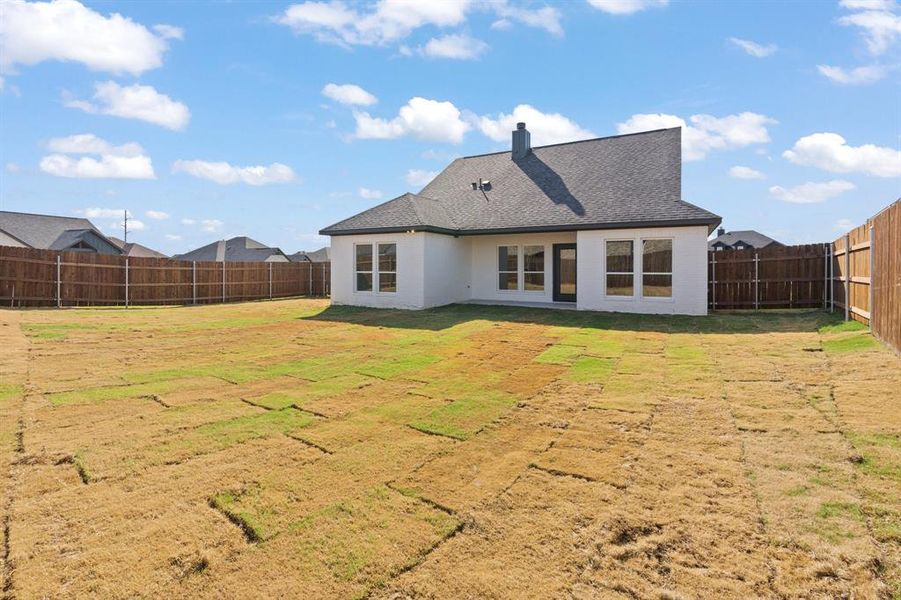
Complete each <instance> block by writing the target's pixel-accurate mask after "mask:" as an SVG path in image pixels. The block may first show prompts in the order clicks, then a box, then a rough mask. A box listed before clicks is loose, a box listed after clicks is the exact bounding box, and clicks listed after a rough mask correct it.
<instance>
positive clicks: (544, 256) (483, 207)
mask: <svg viewBox="0 0 901 600" xmlns="http://www.w3.org/2000/svg"><path fill="white" fill-rule="evenodd" d="M681 168H682V161H681V130H680V129H679V128H674V129H663V130H658V131H651V132H646V133H639V134H630V135H623V136H614V137H608V138H600V139H594V140H586V141H581V142H571V143H567V144H556V145H552V146H543V147H536V148H531V147H530V144H529V133H528V131H527V130H526V129H525V126H524V124H520V125H518V126H517V130H516V131H514V132H513V149H512V151H510V152H500V153H493V154H485V155H480V156H472V157H466V158H460V159H457V160H455V161H454V162H453V163H451V164H450V165H449V166H448V167H447V168H446V169H445V170H444V171H442V172H441V173H440V174H439V175H438V176H437V177H436V178H435V179H434V180H433V181H432V182H431V183H429V184H428V185H427V186H426V187H425V188H424V189H423V190H422V191H421V192H420V193H419V194H404V195H402V196H400V197H398V198H395V199H393V200H390V201H388V202H385V203H384V204H380V205H378V206H376V207H374V208H371V209H369V210H367V211H364V212H362V213H359V214H357V215H354V216H352V217H350V218H348V219H345V220H344V221H341V222H340V223H336V224H335V225H332V226H330V227H327V228H325V229H323V230H322V232H321V233H322V234H324V235H330V236H331V239H332V270H331V273H332V275H331V276H332V282H331V283H332V288H331V289H332V303H333V304H350V305H359V306H373V307H385V308H411V309H420V308H428V307H432V306H439V305H443V304H449V303H453V302H486V303H502V304H514V305H515V304H525V305H529V306H534V305H541V306H549V307H554V306H558V307H574V308H577V309H583V310H605V311H621V312H635V313H673V314H693V315H698V314H706V312H707V236H708V235H709V233H710V232H711V231H713V229H714V228H716V226H717V225H718V224H719V222H720V217H718V216H717V215H714V214H713V213H710V212H708V211H706V210H704V209H701V208H699V207H697V206H694V205H692V204H689V203H687V202H684V201H683V200H682V199H681Z"/></svg>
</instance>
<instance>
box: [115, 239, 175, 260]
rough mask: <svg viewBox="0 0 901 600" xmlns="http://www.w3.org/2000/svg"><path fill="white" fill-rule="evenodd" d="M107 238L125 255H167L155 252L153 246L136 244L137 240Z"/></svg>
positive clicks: (147, 256) (144, 256)
mask: <svg viewBox="0 0 901 600" xmlns="http://www.w3.org/2000/svg"><path fill="white" fill-rule="evenodd" d="M109 240H110V241H111V242H112V243H113V244H115V245H116V246H117V247H118V248H119V250H121V251H122V254H124V255H125V256H136V257H143V258H168V256H166V255H165V254H163V253H162V252H157V251H156V250H154V249H153V248H148V247H147V246H145V245H143V244H138V243H137V242H126V241H125V240H120V239H119V238H117V237H113V236H110V237H109Z"/></svg>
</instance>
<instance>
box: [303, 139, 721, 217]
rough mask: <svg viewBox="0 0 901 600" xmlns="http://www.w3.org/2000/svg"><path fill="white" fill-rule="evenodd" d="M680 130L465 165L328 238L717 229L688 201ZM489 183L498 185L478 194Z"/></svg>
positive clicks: (458, 163) (474, 159) (487, 157)
mask: <svg viewBox="0 0 901 600" xmlns="http://www.w3.org/2000/svg"><path fill="white" fill-rule="evenodd" d="M681 170H682V152H681V129H679V128H673V129H662V130H658V131H650V132H644V133H637V134H629V135H620V136H613V137H607V138H599V139H594V140H585V141H580V142H570V143H566V144H555V145H551V146H541V147H536V148H532V151H531V152H530V153H529V154H528V155H527V156H526V157H525V158H523V159H520V160H513V159H512V158H511V153H510V152H497V153H493V154H483V155H479V156H470V157H464V158H458V159H457V160H455V161H454V162H452V163H451V164H450V165H449V166H448V167H447V168H446V169H444V171H442V172H441V173H440V174H439V175H438V176H437V177H435V179H434V180H432V182H431V183H429V184H428V185H427V186H426V187H425V188H424V189H423V190H422V191H421V192H420V193H419V194H404V195H403V196H400V197H398V198H395V199H394V200H390V201H388V202H386V203H384V204H381V205H379V206H376V207H374V208H371V209H369V210H367V211H364V212H362V213H359V214H357V215H354V216H353V217H350V218H349V219H345V220H344V221H341V222H340V223H336V224H334V225H332V226H330V227H326V228H325V229H323V230H322V231H321V232H320V233H323V234H326V235H330V234H331V235H341V234H345V235H346V234H349V233H362V232H372V231H399V230H403V229H420V230H431V231H439V232H443V233H460V234H473V233H492V232H504V231H530V230H548V231H553V230H571V229H600V228H613V227H637V226H644V225H652V224H655V225H663V224H686V225H687V224H704V225H708V226H709V227H714V226H716V224H717V223H719V221H720V218H719V217H718V216H717V215H715V214H713V213H711V212H708V211H706V210H704V209H701V208H699V207H697V206H694V205H693V204H689V203H688V202H684V201H683V200H682V199H681V195H682V181H681ZM480 179H481V180H483V181H486V180H487V181H489V182H490V187H488V188H487V189H484V191H483V190H480V189H476V190H473V189H472V183H473V182H478V181H479V180H480Z"/></svg>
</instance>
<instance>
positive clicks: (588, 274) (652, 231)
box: [576, 225, 707, 315]
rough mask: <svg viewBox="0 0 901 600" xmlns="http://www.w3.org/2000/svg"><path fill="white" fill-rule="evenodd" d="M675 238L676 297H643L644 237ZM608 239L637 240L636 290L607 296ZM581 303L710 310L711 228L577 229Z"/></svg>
mask: <svg viewBox="0 0 901 600" xmlns="http://www.w3.org/2000/svg"><path fill="white" fill-rule="evenodd" d="M644 238H672V240H673V296H672V298H642V297H641V240H642V239H644ZM606 240H633V241H634V243H635V245H634V248H635V295H634V296H632V297H608V296H605V280H606V273H605V270H606V257H605V241H606ZM577 244H578V245H577V249H576V252H577V261H578V264H577V278H578V282H577V291H578V302H577V308H579V309H580V310H604V311H616V312H632V313H657V314H684V315H706V314H707V227H706V226H703V225H701V226H693V227H670V228H662V227H659V228H646V229H610V230H596V231H580V232H578V242H577Z"/></svg>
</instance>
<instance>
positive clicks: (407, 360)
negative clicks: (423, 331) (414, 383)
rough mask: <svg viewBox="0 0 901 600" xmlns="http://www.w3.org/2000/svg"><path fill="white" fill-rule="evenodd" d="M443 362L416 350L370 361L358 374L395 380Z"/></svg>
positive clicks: (357, 370)
mask: <svg viewBox="0 0 901 600" xmlns="http://www.w3.org/2000/svg"><path fill="white" fill-rule="evenodd" d="M439 360H441V359H440V358H439V357H437V356H433V355H431V354H420V353H417V352H416V351H415V350H413V351H408V352H403V353H400V354H396V355H394V356H389V357H387V358H383V359H374V360H370V361H368V362H367V363H366V364H364V365H363V366H362V367H360V368H358V369H356V372H357V373H360V374H362V375H369V376H370V377H377V378H378V379H394V378H395V377H397V376H399V375H403V374H407V373H411V372H413V371H416V370H419V369H422V368H424V367H427V366H429V365H431V364H433V363H436V362H438V361H439Z"/></svg>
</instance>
